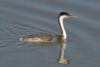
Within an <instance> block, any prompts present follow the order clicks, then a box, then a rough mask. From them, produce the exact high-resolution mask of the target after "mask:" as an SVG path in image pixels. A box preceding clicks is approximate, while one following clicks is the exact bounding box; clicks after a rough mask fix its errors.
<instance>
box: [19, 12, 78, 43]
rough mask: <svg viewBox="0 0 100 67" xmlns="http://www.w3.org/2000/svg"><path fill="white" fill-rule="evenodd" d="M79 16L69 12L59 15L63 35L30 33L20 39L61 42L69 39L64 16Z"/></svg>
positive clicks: (22, 40)
mask: <svg viewBox="0 0 100 67" xmlns="http://www.w3.org/2000/svg"><path fill="white" fill-rule="evenodd" d="M76 17H77V16H72V15H70V14H69V13H68V12H60V14H59V16H58V22H59V26H60V31H61V35H54V34H50V33H39V34H34V35H28V36H24V37H21V38H20V39H19V41H21V42H60V41H63V40H66V39H67V34H66V31H65V28H64V24H63V20H64V18H76Z"/></svg>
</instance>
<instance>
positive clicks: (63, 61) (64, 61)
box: [23, 40, 70, 64]
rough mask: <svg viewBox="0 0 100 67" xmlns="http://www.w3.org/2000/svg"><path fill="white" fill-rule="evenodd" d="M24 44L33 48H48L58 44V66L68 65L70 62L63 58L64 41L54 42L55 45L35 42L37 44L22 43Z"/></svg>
mask: <svg viewBox="0 0 100 67" xmlns="http://www.w3.org/2000/svg"><path fill="white" fill-rule="evenodd" d="M25 44H30V45H26V46H33V47H48V46H53V45H57V44H60V46H61V49H60V52H59V56H58V59H57V63H59V64H70V60H69V59H66V58H65V56H64V51H65V49H66V45H67V44H66V40H64V41H62V42H59V43H57V42H55V43H51V42H47V43H46V42H44V43H43V42H42V43H41V42H40V43H39V42H37V43H34V42H33V43H29V42H24V45H23V46H25Z"/></svg>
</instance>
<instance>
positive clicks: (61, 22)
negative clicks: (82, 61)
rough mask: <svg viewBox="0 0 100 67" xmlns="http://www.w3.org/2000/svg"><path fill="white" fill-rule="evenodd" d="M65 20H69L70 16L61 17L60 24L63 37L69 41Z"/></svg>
mask: <svg viewBox="0 0 100 67" xmlns="http://www.w3.org/2000/svg"><path fill="white" fill-rule="evenodd" d="M64 18H68V16H66V15H63V16H61V17H59V23H60V29H61V35H62V36H63V39H67V35H66V31H65V28H64V24H63V21H64Z"/></svg>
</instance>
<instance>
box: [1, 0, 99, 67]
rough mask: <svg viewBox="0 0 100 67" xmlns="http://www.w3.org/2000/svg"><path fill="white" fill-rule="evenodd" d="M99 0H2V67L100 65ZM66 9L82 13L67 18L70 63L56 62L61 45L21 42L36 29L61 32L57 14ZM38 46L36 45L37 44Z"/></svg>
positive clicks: (67, 55) (67, 53) (73, 12)
mask: <svg viewBox="0 0 100 67" xmlns="http://www.w3.org/2000/svg"><path fill="white" fill-rule="evenodd" d="M99 4H100V1H99V0H84V1H82V0H74V1H73V0H67V1H65V0H55V1H54V0H0V66H1V67H40V66H41V67H44V66H45V67H62V66H63V67H66V66H68V67H98V66H100V58H99V57H100V48H99V47H100V31H99V30H100V19H99V18H100V7H99ZM61 11H67V12H69V13H71V14H72V15H76V16H79V18H77V19H69V20H65V21H64V22H65V23H64V25H65V29H66V31H67V34H68V40H69V42H68V44H67V47H66V50H65V57H66V58H69V59H70V60H71V64H69V65H61V64H58V63H57V59H58V55H59V52H60V45H59V44H55V45H52V44H51V45H52V46H43V47H41V46H40V47H38V46H36V47H34V46H32V45H30V44H26V43H19V42H18V39H19V38H20V37H22V36H25V35H29V34H35V33H37V32H52V33H54V34H59V27H58V21H57V17H58V14H59V12H61ZM35 45H36V44H35Z"/></svg>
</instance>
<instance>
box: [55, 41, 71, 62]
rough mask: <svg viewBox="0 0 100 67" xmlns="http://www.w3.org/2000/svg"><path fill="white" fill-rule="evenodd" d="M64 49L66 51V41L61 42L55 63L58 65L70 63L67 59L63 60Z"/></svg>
mask: <svg viewBox="0 0 100 67" xmlns="http://www.w3.org/2000/svg"><path fill="white" fill-rule="evenodd" d="M65 49H66V40H65V41H63V42H61V49H60V53H59V57H58V61H57V63H60V64H69V63H70V60H69V59H65V56H64V50H65Z"/></svg>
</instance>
